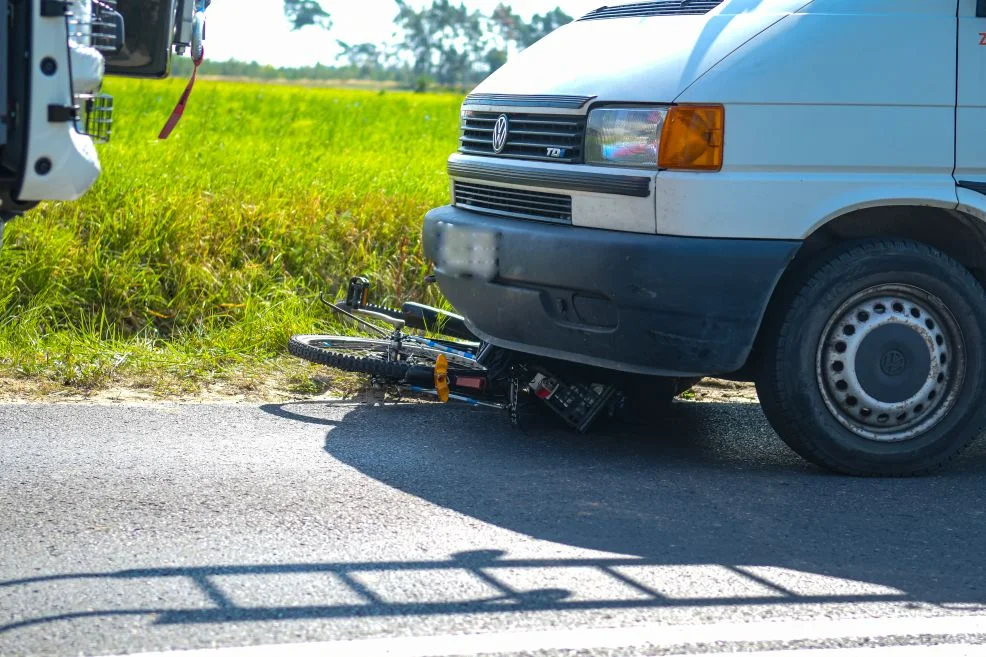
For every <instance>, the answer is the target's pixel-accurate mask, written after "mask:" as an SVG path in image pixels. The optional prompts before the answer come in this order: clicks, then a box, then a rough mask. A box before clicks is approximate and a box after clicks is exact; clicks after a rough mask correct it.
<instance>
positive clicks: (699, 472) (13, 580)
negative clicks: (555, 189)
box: [0, 403, 986, 657]
mask: <svg viewBox="0 0 986 657" xmlns="http://www.w3.org/2000/svg"><path fill="white" fill-rule="evenodd" d="M984 502H986V445H984V444H983V442H980V444H978V445H977V446H975V447H974V448H973V449H972V450H971V451H970V452H969V453H968V454H967V455H966V456H965V457H963V458H962V459H961V460H959V461H958V462H957V463H956V464H955V465H954V466H953V467H952V468H951V469H950V470H949V471H948V472H946V473H945V474H943V475H940V476H937V477H933V478H926V479H917V480H861V479H850V478H842V477H835V476H829V475H825V474H823V473H820V472H818V471H816V470H814V469H812V468H811V467H809V466H807V465H805V464H803V463H802V462H801V461H799V460H798V459H797V458H796V457H795V456H793V455H792V454H791V453H789V452H788V451H787V450H786V448H785V447H784V446H783V445H782V444H780V443H779V441H778V440H777V439H776V438H775V437H774V436H773V434H772V432H771V431H770V429H769V428H768V427H767V425H766V423H765V421H764V419H763V417H762V415H761V414H760V410H759V408H758V407H756V406H752V405H742V404H735V405H734V404H709V405H698V404H682V405H679V406H678V407H677V409H676V411H675V412H674V415H673V417H671V418H670V419H669V420H668V421H667V422H666V423H665V425H664V426H663V427H662V428H661V430H660V431H659V432H658V434H657V435H651V434H649V433H648V432H644V431H633V432H630V431H627V430H625V429H611V430H609V431H605V432H600V433H598V434H596V435H592V436H589V437H578V436H573V435H571V434H569V433H567V432H566V431H563V430H560V429H558V428H556V427H555V426H554V425H552V424H550V423H546V422H541V423H537V424H535V426H534V427H533V428H532V429H530V430H529V431H528V432H527V433H519V432H515V431H512V430H511V429H509V427H507V426H506V421H505V419H504V418H502V417H501V416H500V415H499V414H497V413H495V412H486V411H474V410H464V409H453V408H442V407H437V406H426V405H406V406H387V407H371V406H352V405H347V404H329V403H298V404H288V405H278V406H273V405H272V406H263V407H258V406H250V405H187V406H181V405H160V406H111V405H43V406H42V405H8V406H0V654H2V655H32V656H43V655H59V656H66V657H67V656H71V655H79V654H83V655H108V654H122V653H136V652H142V651H143V652H153V651H164V650H169V649H202V648H213V647H217V646H229V647H241V646H251V645H267V646H270V645H274V644H291V645H293V646H294V647H293V648H291V647H283V645H282V647H278V648H270V649H265V650H263V651H259V652H243V651H232V652H228V653H221V652H215V653H213V652H208V653H202V654H210V655H211V654H215V655H230V656H233V655H248V654H249V655H251V656H253V655H261V654H273V655H278V656H286V655H294V654H297V655H303V654H304V655H308V654H312V655H314V654H324V655H333V657H335V656H338V655H361V656H362V655H373V654H387V655H392V656H395V657H427V656H431V655H435V656H438V655H449V654H461V655H477V654H486V653H490V654H497V653H519V652H524V653H526V654H533V655H556V654H563V655H597V654H598V655H613V656H620V655H661V654H685V653H708V652H732V651H743V650H749V651H754V650H774V649H782V648H783V649H794V648H837V647H838V648H842V647H853V646H862V647H866V648H867V649H869V650H871V652H867V653H865V654H867V655H877V654H883V651H882V650H872V649H873V648H874V647H879V646H887V647H889V648H888V649H890V650H891V652H887V653H886V654H888V655H889V654H895V655H896V654H901V655H903V654H905V652H906V654H912V653H911V652H908V651H910V650H912V648H907V646H918V645H925V644H936V643H943V642H951V643H955V642H964V643H966V644H969V645H971V644H983V643H986V504H984ZM326 642H328V643H326ZM901 646H904V648H901ZM945 650H946V652H942V653H941V654H947V655H958V654H965V653H960V652H959V651H958V649H955V648H947V649H945ZM969 650H973V648H969ZM817 654H819V655H821V654H826V652H825V651H821V652H819V653H817ZM839 654H841V653H839ZM970 654H971V653H970ZM976 654H980V653H976Z"/></svg>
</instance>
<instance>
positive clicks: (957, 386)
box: [757, 240, 986, 476]
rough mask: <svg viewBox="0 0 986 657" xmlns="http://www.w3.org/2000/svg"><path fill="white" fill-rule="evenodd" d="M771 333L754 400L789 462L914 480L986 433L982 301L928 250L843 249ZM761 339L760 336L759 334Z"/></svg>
mask: <svg viewBox="0 0 986 657" xmlns="http://www.w3.org/2000/svg"><path fill="white" fill-rule="evenodd" d="M806 280H807V282H805V283H804V284H803V285H802V286H801V289H800V290H799V291H797V292H796V293H795V294H794V296H793V298H792V299H790V300H789V301H788V303H787V304H786V307H785V308H783V309H782V310H781V315H780V317H778V318H777V321H776V323H775V324H774V326H775V329H774V333H773V336H772V339H771V337H770V336H768V339H767V342H768V343H769V344H770V347H769V348H768V349H766V350H765V359H764V361H763V368H762V372H761V374H760V376H759V378H758V381H757V390H758V392H759V394H760V400H761V403H762V405H763V409H764V412H765V413H766V415H767V418H768V420H769V421H770V423H771V424H772V425H773V427H774V429H775V430H776V431H777V433H778V434H779V435H780V436H781V438H782V439H783V440H784V441H785V442H786V443H787V444H788V445H789V446H790V447H791V448H792V449H794V451H795V452H797V453H798V454H800V455H801V456H802V457H804V458H805V459H807V460H809V461H811V462H812V463H815V464H817V465H819V466H822V467H825V468H827V469H830V470H834V471H837V472H841V473H845V474H853V475H875V476H908V475H919V474H925V473H928V472H931V471H933V470H936V469H938V468H940V467H941V466H943V465H944V464H946V463H947V462H949V461H950V460H951V459H953V458H955V456H957V455H958V454H959V453H960V452H961V451H962V450H963V449H964V448H965V447H967V446H968V445H969V443H971V442H972V441H973V440H974V439H975V438H976V437H977V435H978V433H979V430H980V428H981V427H982V426H983V425H984V423H986V404H984V403H983V395H984V391H986V292H984V290H983V288H982V286H981V285H980V284H979V282H978V281H977V280H976V279H975V278H974V277H973V276H972V275H971V274H970V273H969V271H968V270H967V269H966V268H965V267H963V266H962V265H961V264H959V263H958V262H956V261H955V260H953V259H952V258H950V257H949V256H947V255H946V254H944V253H943V252H941V251H939V250H937V249H934V248H932V247H930V246H928V245H925V244H921V243H918V242H912V241H905V240H871V241H865V242H856V243H853V244H848V245H844V246H843V247H841V248H839V249H837V250H835V251H834V252H833V253H832V254H831V255H830V257H828V258H827V259H826V262H825V264H823V265H821V266H820V267H818V269H817V270H816V271H814V272H812V273H809V275H808V276H807V278H806ZM767 330H771V329H770V328H769V327H768V328H767Z"/></svg>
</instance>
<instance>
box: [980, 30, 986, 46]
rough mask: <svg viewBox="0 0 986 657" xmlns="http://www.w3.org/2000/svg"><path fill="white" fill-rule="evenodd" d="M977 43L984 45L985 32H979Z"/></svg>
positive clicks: (985, 40) (985, 43) (985, 42)
mask: <svg viewBox="0 0 986 657" xmlns="http://www.w3.org/2000/svg"><path fill="white" fill-rule="evenodd" d="M979 45H981V46H986V32H980V33H979Z"/></svg>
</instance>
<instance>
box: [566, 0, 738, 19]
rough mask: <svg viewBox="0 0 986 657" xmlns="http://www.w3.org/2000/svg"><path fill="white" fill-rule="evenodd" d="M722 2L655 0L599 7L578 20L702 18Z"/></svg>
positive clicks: (716, 0)
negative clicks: (664, 17)
mask: <svg viewBox="0 0 986 657" xmlns="http://www.w3.org/2000/svg"><path fill="white" fill-rule="evenodd" d="M722 3H723V0H657V2H637V3H634V4H630V5H616V6H607V7H600V8H599V9H595V10H593V11H590V12H589V13H588V14H586V15H585V16H583V17H582V18H580V19H579V20H583V21H596V20H602V19H605V18H647V17H650V16H703V15H705V14H707V13H709V12H710V11H712V10H713V9H715V8H716V7H718V6H719V5H721V4H722Z"/></svg>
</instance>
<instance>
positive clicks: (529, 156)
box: [459, 111, 585, 164]
mask: <svg viewBox="0 0 986 657" xmlns="http://www.w3.org/2000/svg"><path fill="white" fill-rule="evenodd" d="M501 116H506V117H507V121H508V126H509V127H508V130H507V140H506V143H505V144H504V146H503V149H502V150H501V151H500V152H499V153H497V152H496V151H495V150H494V148H493V132H494V129H495V127H496V122H497V120H498V119H499V118H500V117H501ZM461 127H462V136H461V137H460V138H459V152H460V153H465V154H468V155H490V156H495V157H508V158H515V159H525V160H542V161H546V162H565V163H569V164H572V163H578V162H581V161H582V144H583V140H584V139H585V117H582V116H551V115H544V114H498V113H496V112H472V111H466V112H463V114H462V126H461Z"/></svg>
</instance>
